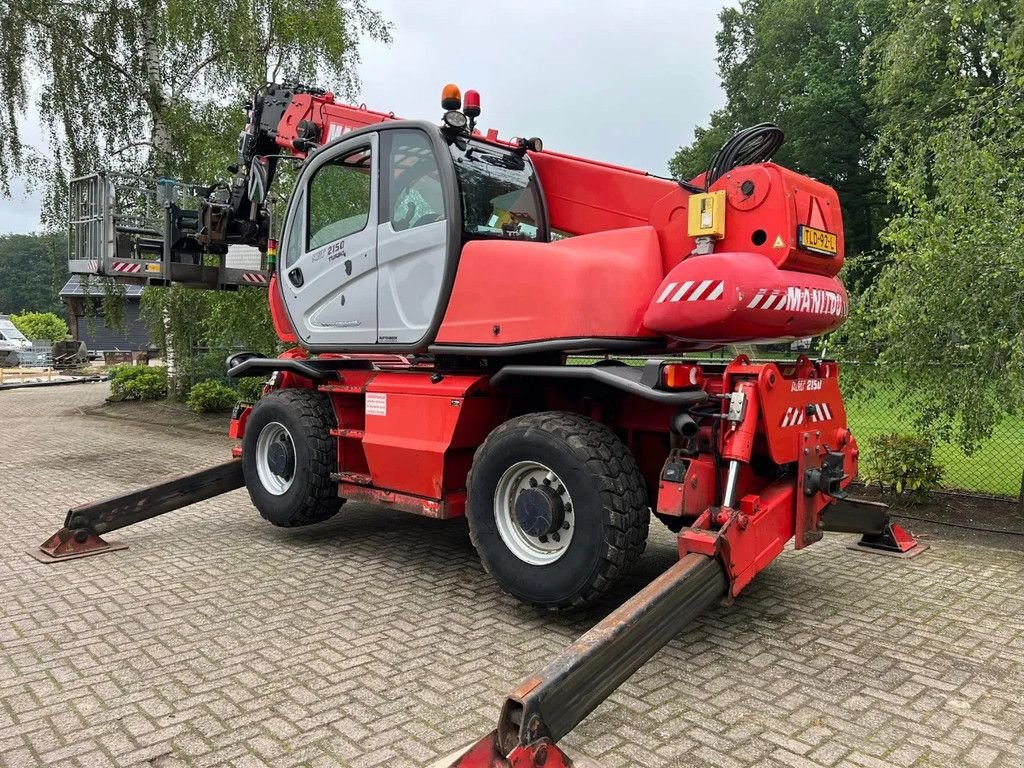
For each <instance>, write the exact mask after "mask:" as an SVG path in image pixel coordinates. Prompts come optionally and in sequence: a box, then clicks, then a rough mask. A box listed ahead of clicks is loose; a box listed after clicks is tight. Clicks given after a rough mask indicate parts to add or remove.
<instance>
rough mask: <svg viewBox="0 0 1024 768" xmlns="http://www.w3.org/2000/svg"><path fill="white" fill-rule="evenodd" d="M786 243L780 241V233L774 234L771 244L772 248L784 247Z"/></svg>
mask: <svg viewBox="0 0 1024 768" xmlns="http://www.w3.org/2000/svg"><path fill="white" fill-rule="evenodd" d="M785 247H786V244H785V243H784V242H783V241H782V235H776V236H775V242H774V243H773V244H772V248H785Z"/></svg>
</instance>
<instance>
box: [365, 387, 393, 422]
mask: <svg viewBox="0 0 1024 768" xmlns="http://www.w3.org/2000/svg"><path fill="white" fill-rule="evenodd" d="M366 415H367V416H387V415H388V396H387V393H386V392H367V393H366Z"/></svg>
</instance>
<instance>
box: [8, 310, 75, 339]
mask: <svg viewBox="0 0 1024 768" xmlns="http://www.w3.org/2000/svg"><path fill="white" fill-rule="evenodd" d="M11 322H12V323H14V327H15V328H17V329H18V330H19V331H21V332H22V333H23V334H24V335H25V338H26V339H29V340H30V341H38V340H40V339H47V340H49V341H63V340H64V339H66V338H67V337H68V324H67V322H65V321H64V319H63V318H61V317H58V316H57V315H55V314H53V313H52V312H22V313H21V314H20V315H11Z"/></svg>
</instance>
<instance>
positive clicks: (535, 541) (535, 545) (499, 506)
mask: <svg viewBox="0 0 1024 768" xmlns="http://www.w3.org/2000/svg"><path fill="white" fill-rule="evenodd" d="M541 484H543V485H548V486H550V487H552V488H553V489H554V491H555V493H557V494H558V496H559V498H560V499H561V500H562V505H563V506H564V508H565V520H564V521H563V523H562V527H561V528H560V529H559V530H558V531H557V532H555V533H552V534H550V535H547V536H531V535H530V534H529V533H527V532H526V531H524V530H523V528H522V526H521V525H520V524H519V521H518V520H517V519H516V512H515V505H516V499H517V498H518V497H519V494H520V493H521V492H522V491H524V490H526V489H527V488H535V487H537V486H538V485H541ZM494 522H495V523H496V525H497V528H498V535H499V536H501V540H502V541H503V542H504V543H505V546H506V547H508V549H509V551H510V552H512V554H513V555H515V556H516V557H517V558H518V559H520V560H522V561H523V562H524V563H529V564H530V565H550V564H551V563H554V562H557V561H558V560H559V559H560V558H561V557H562V556H563V555H564V554H565V553H566V552H567V551H568V549H569V544H570V543H571V542H572V537H573V533H575V531H576V507H575V506H573V503H572V497H571V496H570V495H569V490H568V488H566V486H565V483H563V482H562V478H560V477H559V476H558V475H557V474H556V473H555V472H554V471H553V470H552V469H551V468H550V467H547V466H545V465H543V464H541V463H540V462H536V461H520V462H517V463H516V464H513V465H512V466H511V467H509V468H508V469H506V470H505V472H504V474H502V476H501V478H500V479H499V480H498V487H497V488H496V489H495V491H494Z"/></svg>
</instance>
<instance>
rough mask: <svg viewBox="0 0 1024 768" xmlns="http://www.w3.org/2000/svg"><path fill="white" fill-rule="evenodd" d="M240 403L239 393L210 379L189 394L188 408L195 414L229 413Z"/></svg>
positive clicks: (194, 387) (201, 382)
mask: <svg viewBox="0 0 1024 768" xmlns="http://www.w3.org/2000/svg"><path fill="white" fill-rule="evenodd" d="M236 402H238V393H237V392H235V390H233V389H232V388H231V387H229V386H227V385H226V384H221V383H220V382H219V381H214V380H213V379H208V380H206V381H200V382H199V383H198V384H196V385H195V386H193V387H192V389H191V391H190V392H189V393H188V408H189V410H190V411H194V412H195V413H216V412H218V411H227V410H229V409H231V408H232V407H233V406H234V405H235V403H236Z"/></svg>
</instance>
